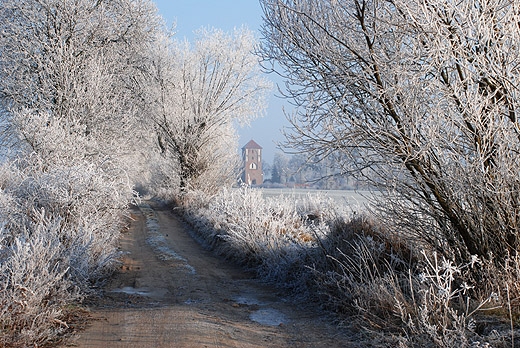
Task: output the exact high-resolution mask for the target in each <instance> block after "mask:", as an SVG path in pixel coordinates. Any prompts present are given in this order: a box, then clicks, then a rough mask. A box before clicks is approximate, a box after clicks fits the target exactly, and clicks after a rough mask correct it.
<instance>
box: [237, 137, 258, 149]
mask: <svg viewBox="0 0 520 348" xmlns="http://www.w3.org/2000/svg"><path fill="white" fill-rule="evenodd" d="M242 149H262V147H261V146H260V145H258V144H257V143H256V141H254V140H253V139H251V140H250V141H249V142H248V143H247V144H245V145H244V147H243V148H242Z"/></svg>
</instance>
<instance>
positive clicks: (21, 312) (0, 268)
mask: <svg viewBox="0 0 520 348" xmlns="http://www.w3.org/2000/svg"><path fill="white" fill-rule="evenodd" d="M4 195H5V194H4V193H2V196H4ZM31 215H32V218H33V220H34V221H33V222H30V223H28V224H27V226H25V227H24V228H23V230H21V231H17V233H16V236H14V235H13V234H12V233H11V232H10V231H9V230H8V229H7V228H5V227H4V228H3V229H2V230H1V231H0V318H1V319H0V345H2V346H4V345H5V346H20V347H26V346H36V345H42V344H45V343H49V341H52V340H53V339H54V338H55V337H56V335H58V334H60V333H63V332H64V331H65V330H66V329H68V326H67V324H66V323H65V322H64V321H63V320H61V319H62V318H63V311H62V307H63V306H64V305H65V304H68V303H71V302H72V301H75V300H77V299H79V298H80V293H79V292H78V289H77V287H76V286H75V285H74V281H73V280H72V279H71V277H70V276H69V275H68V274H69V271H70V267H71V262H70V258H71V256H72V255H73V254H71V251H70V250H68V249H67V248H66V247H64V245H63V243H62V242H61V241H60V234H62V231H61V229H62V226H61V223H60V219H59V218H53V219H47V218H45V217H44V215H45V214H44V213H43V212H41V213H39V212H37V211H33V212H32V214H31Z"/></svg>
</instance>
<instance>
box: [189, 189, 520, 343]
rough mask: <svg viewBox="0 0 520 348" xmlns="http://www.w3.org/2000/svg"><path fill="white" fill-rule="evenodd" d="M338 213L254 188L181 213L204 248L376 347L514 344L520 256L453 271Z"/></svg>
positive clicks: (431, 254)
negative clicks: (331, 315)
mask: <svg viewBox="0 0 520 348" xmlns="http://www.w3.org/2000/svg"><path fill="white" fill-rule="evenodd" d="M339 208H340V207H338V205H337V203H334V202H332V201H330V200H328V199H327V198H325V197H323V196H319V195H309V196H307V197H306V198H305V199H301V197H300V198H299V199H298V201H297V202H296V200H295V199H292V198H291V197H290V196H286V197H281V198H276V199H274V198H264V197H262V194H261V192H260V191H259V190H254V189H250V188H241V189H239V190H224V191H222V192H221V193H220V194H217V195H215V196H213V197H207V196H205V195H204V194H201V193H197V192H191V193H190V194H189V195H187V196H186V197H185V203H184V205H183V206H182V207H180V209H182V211H183V213H184V215H185V216H186V218H187V219H188V220H189V221H190V222H191V223H192V224H193V226H194V227H195V228H194V229H195V233H196V234H197V237H198V239H199V240H200V241H201V242H203V243H204V244H206V245H207V246H208V247H210V248H211V249H213V250H214V251H216V252H217V253H219V254H221V255H224V256H226V257H227V258H229V259H231V260H233V261H235V262H237V263H240V264H242V265H245V266H247V267H249V268H251V269H253V270H255V271H256V272H257V274H258V275H259V276H260V277H261V278H263V279H265V280H269V281H272V282H274V283H276V284H277V285H279V286H282V287H284V288H286V289H291V290H292V293H293V294H294V295H296V296H299V297H300V298H305V299H307V300H309V299H313V300H317V301H320V302H321V304H322V305H324V306H325V307H327V308H329V309H330V310H332V311H334V312H336V313H338V315H339V316H340V318H341V317H343V316H345V318H349V320H350V321H351V322H354V323H356V324H355V325H357V326H358V327H359V328H360V329H362V330H363V331H364V332H365V333H367V336H366V337H367V341H369V342H370V344H373V345H375V346H399V347H461V348H463V347H490V346H494V347H511V344H512V340H513V339H512V337H513V335H514V329H515V323H514V320H510V323H509V324H508V323H507V319H508V317H509V318H511V319H512V318H513V317H514V315H513V310H511V311H505V308H508V305H510V304H511V303H512V301H511V298H512V297H511V294H512V293H513V291H514V290H513V288H515V287H518V286H517V285H516V284H517V279H518V275H519V274H520V273H518V269H519V267H518V265H519V263H518V262H517V261H518V260H513V259H512V258H511V259H510V262H509V264H508V265H507V267H505V268H504V269H500V270H498V269H496V268H493V263H484V262H481V261H480V260H478V259H477V258H474V259H473V260H472V262H471V263H469V264H466V265H456V264H454V263H453V262H451V261H450V260H446V259H444V258H441V257H439V256H438V255H437V253H436V252H435V251H434V250H433V249H432V250H428V249H425V248H424V246H421V249H420V250H419V249H418V248H417V246H416V245H415V244H414V243H413V240H409V239H407V238H406V236H402V235H399V234H397V233H392V232H391V231H388V230H387V229H385V228H384V226H383V225H382V224H381V223H379V222H377V221H374V220H373V219H372V218H370V217H369V215H368V214H366V213H365V214H359V213H358V214H354V213H352V212H351V213H348V211H349V210H347V209H339ZM476 268H478V271H479V272H475V269H476ZM475 274H483V277H482V278H481V279H480V281H477V280H476V279H475ZM494 282H498V283H494ZM506 286H507V288H508V289H509V290H508V292H507V295H508V296H507V297H506V293H505V291H504V290H503V289H504V288H505V287H506ZM515 293H516V292H515ZM508 299H509V301H508ZM513 303H514V301H513ZM489 313H492V314H494V315H493V316H490V315H487V314H489ZM353 319H354V320H353ZM505 324H508V325H509V326H508V325H505Z"/></svg>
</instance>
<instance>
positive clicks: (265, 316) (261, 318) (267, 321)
mask: <svg viewBox="0 0 520 348" xmlns="http://www.w3.org/2000/svg"><path fill="white" fill-rule="evenodd" d="M249 318H250V319H251V320H252V321H255V322H257V323H258V324H261V325H267V326H279V325H285V324H287V322H288V320H287V317H286V316H285V315H284V314H283V313H282V312H280V311H278V310H276V309H273V308H263V309H259V310H257V311H254V312H253V313H251V315H250V316H249Z"/></svg>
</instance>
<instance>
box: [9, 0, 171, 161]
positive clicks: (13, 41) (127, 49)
mask: <svg viewBox="0 0 520 348" xmlns="http://www.w3.org/2000/svg"><path fill="white" fill-rule="evenodd" d="M0 8H1V9H2V10H1V11H0V52H1V53H0V78H1V82H0V105H1V108H0V111H1V116H2V121H3V122H2V125H3V126H4V133H3V136H4V137H3V140H4V141H6V140H9V141H11V142H13V141H14V142H16V147H17V148H18V149H20V148H25V149H26V150H28V151H34V152H36V153H38V154H39V155H41V156H42V157H43V158H45V159H46V160H48V161H51V162H56V161H61V162H62V163H71V160H72V159H85V160H87V161H94V160H96V159H103V160H106V159H107V158H114V157H117V156H116V155H122V154H125V153H127V152H129V149H130V148H131V145H132V144H134V143H135V142H136V139H135V137H133V135H134V134H135V129H136V128H135V127H134V126H135V124H136V120H137V116H138V115H139V111H140V107H139V105H138V103H136V101H137V100H138V99H137V98H136V95H135V93H134V90H135V88H134V87H135V86H134V83H135V81H134V75H136V74H137V72H138V71H139V69H140V68H141V66H142V63H143V62H142V61H143V57H145V56H146V52H145V51H146V49H147V48H149V47H150V46H151V45H152V42H154V40H155V37H156V35H157V33H158V31H159V29H160V28H161V19H160V17H159V16H158V15H157V11H156V8H155V6H154V5H153V3H152V2H151V1H147V0H111V1H105V0H101V1H98V0H74V1H73V0H60V1H58V0H28V1H17V0H0Z"/></svg>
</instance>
